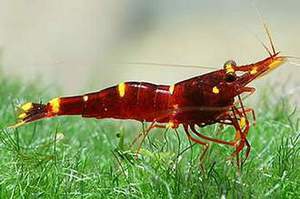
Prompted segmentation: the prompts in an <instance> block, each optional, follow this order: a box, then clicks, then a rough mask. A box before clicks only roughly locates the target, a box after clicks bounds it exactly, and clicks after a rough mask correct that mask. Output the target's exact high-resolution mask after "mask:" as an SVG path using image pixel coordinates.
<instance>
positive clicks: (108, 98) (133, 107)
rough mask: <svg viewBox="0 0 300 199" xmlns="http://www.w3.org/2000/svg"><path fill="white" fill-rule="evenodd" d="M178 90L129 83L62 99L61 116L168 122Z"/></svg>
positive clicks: (148, 84) (140, 83)
mask: <svg viewBox="0 0 300 199" xmlns="http://www.w3.org/2000/svg"><path fill="white" fill-rule="evenodd" d="M173 91H174V87H170V86H164V85H155V84H150V83H145V82H125V83H121V84H119V85H117V86H113V87H110V88H107V89H104V90H102V91H99V92H95V93H89V94H86V95H82V96H75V97H62V98H59V104H60V107H59V112H58V115H77V114H79V115H82V116H83V117H96V118H116V119H135V120H139V121H153V120H155V119H157V120H158V121H161V122H167V121H168V120H169V119H168V114H167V113H166V111H167V110H168V107H169V106H170V101H171V99H170V97H171V96H172V95H171V94H172V92H173Z"/></svg>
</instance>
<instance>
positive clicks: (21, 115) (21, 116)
mask: <svg viewBox="0 0 300 199" xmlns="http://www.w3.org/2000/svg"><path fill="white" fill-rule="evenodd" d="M26 116H27V114H26V113H22V114H20V115H19V116H18V118H19V119H24V118H25V117H26Z"/></svg>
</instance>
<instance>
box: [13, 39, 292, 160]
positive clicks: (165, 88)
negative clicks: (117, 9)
mask: <svg viewBox="0 0 300 199" xmlns="http://www.w3.org/2000/svg"><path fill="white" fill-rule="evenodd" d="M269 38H270V37H269ZM270 41H271V45H272V50H273V51H272V53H271V51H269V50H268V52H269V56H268V57H267V58H265V59H263V60H261V61H258V62H256V63H253V64H248V65H237V64H236V63H235V62H234V61H227V62H226V63H225V64H224V66H223V67H221V69H219V70H216V71H213V72H209V73H206V74H203V75H200V76H196V77H193V78H190V79H187V80H184V81H181V82H178V83H176V84H174V85H155V84H151V83H145V82H124V83H120V84H118V85H116V86H112V87H110V88H106V89H103V90H101V91H99V92H93V93H87V94H84V95H78V96H70V97H57V98H54V99H52V100H50V101H49V102H48V103H46V104H41V103H32V102H29V103H26V104H24V105H22V106H21V107H20V110H21V112H20V114H19V115H18V120H19V121H18V123H17V124H16V125H14V126H13V127H15V128H16V127H19V126H21V125H23V124H27V123H30V122H33V121H36V120H40V119H43V118H52V117H56V116H63V115H81V116H82V117H89V118H97V119H102V118H115V119H133V120H138V121H141V122H149V123H150V125H149V127H148V129H147V130H146V132H145V133H146V134H145V133H144V135H147V133H149V131H150V130H151V129H153V128H173V129H177V128H178V127H179V126H180V125H182V126H183V129H184V131H185V133H186V135H187V137H188V139H190V140H192V141H193V142H196V143H198V144H200V145H203V146H204V147H205V150H204V151H206V150H207V148H208V146H209V144H208V143H209V142H215V143H219V144H224V145H229V146H232V147H234V149H235V150H234V152H233V154H232V156H235V155H238V154H239V153H240V152H241V151H242V150H243V148H244V147H246V153H245V154H246V157H247V156H248V155H249V151H250V144H249V142H248V140H247V134H248V131H249V128H250V122H249V119H248V115H249V114H253V116H254V110H253V109H251V108H247V107H244V106H243V103H242V100H241V97H240V95H241V94H245V93H246V94H251V93H253V92H254V91H255V89H254V88H253V87H249V86H248V84H249V83H250V82H252V81H253V80H255V79H257V78H259V77H261V76H263V75H265V74H267V73H268V72H270V71H272V70H273V69H275V68H277V67H278V66H280V65H281V64H283V63H284V62H285V61H286V60H287V58H288V57H287V56H280V55H279V52H276V51H275V49H274V45H273V43H272V40H271V38H270ZM266 49H267V48H266ZM216 123H219V124H225V125H231V126H232V127H233V128H234V129H235V137H234V138H233V140H232V141H226V140H222V139H216V138H213V137H209V136H207V135H204V134H202V133H200V132H199V127H204V126H206V125H211V124H216ZM204 154H205V152H204V153H203V154H202V156H201V158H203V157H204Z"/></svg>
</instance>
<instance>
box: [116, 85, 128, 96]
mask: <svg viewBox="0 0 300 199" xmlns="http://www.w3.org/2000/svg"><path fill="white" fill-rule="evenodd" d="M118 91H119V95H120V97H124V96H125V91H126V84H125V83H124V82H122V83H120V84H119V85H118Z"/></svg>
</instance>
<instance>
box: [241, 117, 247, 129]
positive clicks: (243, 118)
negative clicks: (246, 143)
mask: <svg viewBox="0 0 300 199" xmlns="http://www.w3.org/2000/svg"><path fill="white" fill-rule="evenodd" d="M245 126H246V118H245V117H242V118H241V119H240V127H241V128H244V127H245Z"/></svg>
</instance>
